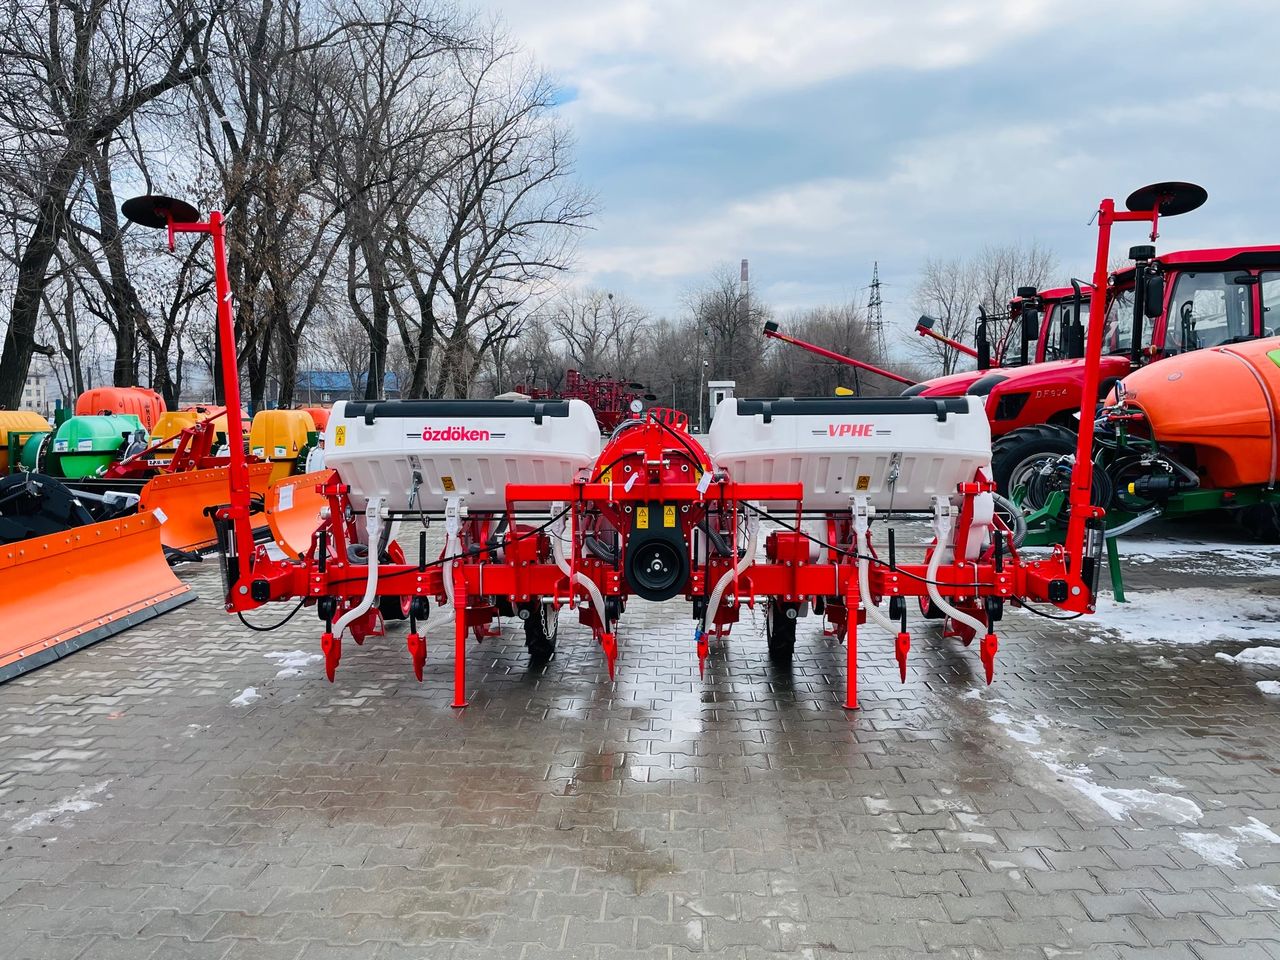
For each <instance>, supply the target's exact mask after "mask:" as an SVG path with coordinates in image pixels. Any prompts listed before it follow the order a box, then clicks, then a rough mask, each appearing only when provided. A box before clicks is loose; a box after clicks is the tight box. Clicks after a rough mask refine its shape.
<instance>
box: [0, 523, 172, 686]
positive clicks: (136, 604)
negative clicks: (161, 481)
mask: <svg viewBox="0 0 1280 960" xmlns="http://www.w3.org/2000/svg"><path fill="white" fill-rule="evenodd" d="M0 582H3V583H4V590H3V591H0V625H3V630H0V682H2V681H5V680H9V679H11V678H13V677H16V676H17V675H18V674H20V673H25V672H26V671H28V670H34V669H35V668H36V667H41V666H44V665H45V664H46V663H51V662H53V661H54V660H58V659H60V658H62V657H65V656H66V655H67V654H69V653H74V652H75V651H76V650H79V649H81V648H82V647H87V646H88V645H89V644H91V643H96V642H97V641H99V640H103V639H105V638H107V637H110V636H113V635H115V634H117V633H119V632H120V631H122V630H125V629H127V628H129V627H131V626H134V625H135V624H138V623H142V622H143V621H145V620H150V619H151V618H152V617H156V616H159V615H160V614H162V613H164V612H165V611H167V610H172V609H173V608H174V607H179V606H182V604H184V603H189V602H190V601H192V600H194V599H196V595H195V594H194V593H192V592H191V588H190V587H188V586H187V585H186V584H184V583H182V582H181V581H180V580H179V579H178V578H177V577H175V576H174V575H173V571H171V570H170V569H169V565H168V564H167V563H165V559H164V552H163V551H162V550H161V549H160V522H159V521H158V520H157V519H156V518H155V517H154V516H152V515H151V514H149V513H139V514H137V515H135V516H132V517H127V518H125V519H123V520H106V521H103V522H102V523H91V524H88V525H86V526H83V527H75V528H73V529H70V530H66V531H63V532H61V533H55V534H50V535H48V536H44V537H33V538H31V539H30V540H19V541H18V542H17V543H10V544H7V545H6V546H3V547H0Z"/></svg>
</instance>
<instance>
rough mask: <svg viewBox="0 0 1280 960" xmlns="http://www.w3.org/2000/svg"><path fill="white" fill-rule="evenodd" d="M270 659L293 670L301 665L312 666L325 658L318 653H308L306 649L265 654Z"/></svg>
mask: <svg viewBox="0 0 1280 960" xmlns="http://www.w3.org/2000/svg"><path fill="white" fill-rule="evenodd" d="M263 656H265V657H266V658H267V659H268V660H274V661H275V662H276V663H277V665H279V666H281V667H285V668H288V669H292V670H297V669H299V668H301V667H307V666H310V665H311V664H313V663H319V662H320V661H321V660H323V659H324V657H322V656H321V655H320V654H318V653H307V651H305V650H289V651H287V652H283V653H282V652H279V651H276V652H273V653H265V654H263Z"/></svg>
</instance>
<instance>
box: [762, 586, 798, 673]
mask: <svg viewBox="0 0 1280 960" xmlns="http://www.w3.org/2000/svg"><path fill="white" fill-rule="evenodd" d="M794 612H795V608H794V607H791V606H788V605H787V604H783V603H775V602H773V601H769V602H768V603H767V604H765V617H764V636H765V641H766V642H767V643H768V645H769V659H770V660H772V661H773V662H774V663H775V664H777V665H778V666H787V665H788V664H790V663H791V659H792V657H793V656H794V655H795V651H796V620H797V619H798V617H796V616H794V615H793V616H787V614H788V613H793V614H794Z"/></svg>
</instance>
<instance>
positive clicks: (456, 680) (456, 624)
mask: <svg viewBox="0 0 1280 960" xmlns="http://www.w3.org/2000/svg"><path fill="white" fill-rule="evenodd" d="M466 705H467V576H466V574H465V573H463V572H462V565H461V564H459V565H458V566H457V567H456V568H455V569H454V571H453V704H452V706H454V707H456V708H458V709H461V708H462V707H465V706H466Z"/></svg>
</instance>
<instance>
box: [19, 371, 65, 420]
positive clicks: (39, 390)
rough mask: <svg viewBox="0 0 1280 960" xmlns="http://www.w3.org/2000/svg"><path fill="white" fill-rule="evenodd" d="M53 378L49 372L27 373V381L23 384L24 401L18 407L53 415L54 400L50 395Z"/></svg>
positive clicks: (44, 414)
mask: <svg viewBox="0 0 1280 960" xmlns="http://www.w3.org/2000/svg"><path fill="white" fill-rule="evenodd" d="M51 379H52V378H51V377H50V376H49V374H47V373H36V372H32V373H29V374H27V382H26V383H24V384H23V385H22V402H21V403H20V404H19V405H18V409H19V410H34V411H35V412H36V413H38V414H40V415H41V416H45V417H49V416H52V415H53V400H52V398H51V397H50V396H49V391H50V386H51V385H50V380H51ZM55 390H56V388H55Z"/></svg>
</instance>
